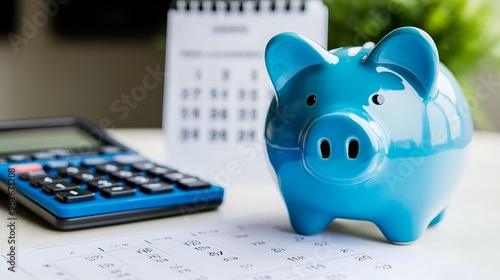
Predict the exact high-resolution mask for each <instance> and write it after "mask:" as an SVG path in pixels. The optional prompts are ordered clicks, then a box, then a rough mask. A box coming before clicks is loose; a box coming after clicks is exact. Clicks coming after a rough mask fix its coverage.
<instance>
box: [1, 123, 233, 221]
mask: <svg viewBox="0 0 500 280" xmlns="http://www.w3.org/2000/svg"><path fill="white" fill-rule="evenodd" d="M52 133H53V134H54V135H56V134H57V135H60V136H61V137H60V138H64V139H67V140H64V139H63V140H62V142H64V141H71V140H76V139H78V141H75V142H80V143H64V144H63V145H62V146H60V147H54V146H51V144H50V143H40V145H41V146H42V147H43V148H42V149H26V148H24V149H22V150H16V149H15V147H14V148H12V147H10V146H12V145H15V142H16V141H17V142H19V143H24V144H26V145H29V144H30V141H34V142H33V143H35V144H34V145H32V146H31V147H35V146H37V145H38V144H39V142H36V141H37V137H38V138H40V139H41V140H40V142H41V141H45V142H48V141H47V140H50V137H51V136H50V134H52ZM73 134H74V135H73ZM75 135H76V136H75ZM2 137H4V140H5V139H6V140H5V141H4V142H5V143H7V144H5V143H4V142H2V140H1V138H2ZM80 137H81V138H82V140H80ZM55 140H58V141H61V140H60V139H55ZM9 141H10V142H9ZM56 142H57V141H56ZM1 143H4V146H9V145H10V146H9V147H8V149H7V150H9V152H5V151H4V150H5V149H2V147H1V146H0V151H2V153H1V154H0V189H1V190H2V191H3V192H4V193H5V194H7V195H8V196H9V203H10V205H17V204H22V205H24V206H25V207H27V208H28V209H29V210H31V211H33V212H34V213H35V214H36V215H38V216H40V217H41V218H43V219H44V220H46V221H47V222H49V223H50V224H51V225H53V226H54V227H56V228H57V229H60V230H72V229H79V228H87V227H95V226H102V225H109V224H116V223H123V222H131V221H138V220H144V219H151V218H158V217H165V216H172V215H182V214H190V213H197V212H202V211H206V210H212V209H215V208H217V207H218V206H219V205H221V203H222V199H223V196H224V189H223V188H221V187H219V186H216V185H213V184H210V183H208V182H205V181H203V180H201V179H199V178H196V177H194V176H191V175H186V174H185V173H182V172H179V171H177V170H175V169H172V168H169V167H166V166H164V165H159V164H156V163H154V162H151V161H149V160H147V159H145V158H143V157H141V156H140V155H139V154H138V153H137V152H135V151H133V150H131V149H129V148H127V147H126V146H124V145H123V144H121V143H119V142H117V141H116V140H114V139H112V138H111V137H110V136H109V135H107V134H106V132H104V131H103V130H101V129H99V128H98V127H96V126H94V125H92V124H90V123H88V122H86V121H84V120H83V119H81V118H76V117H65V118H50V119H35V120H15V121H3V122H0V145H1ZM12 143H14V144H12ZM9 209H10V208H9ZM11 210H12V209H11Z"/></svg>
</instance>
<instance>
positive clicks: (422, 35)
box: [364, 27, 439, 100]
mask: <svg viewBox="0 0 500 280" xmlns="http://www.w3.org/2000/svg"><path fill="white" fill-rule="evenodd" d="M364 62H365V63H374V64H375V65H376V66H377V65H382V66H383V65H386V66H389V68H391V69H393V70H394V71H396V72H398V70H397V69H398V68H400V69H401V68H402V69H403V70H406V71H408V72H409V73H410V74H412V76H413V77H414V78H416V79H417V80H418V82H419V83H420V84H421V87H420V89H419V88H418V87H416V88H417V92H418V94H419V95H420V96H421V97H422V98H423V99H424V100H427V99H428V97H429V96H432V95H434V94H436V92H437V85H436V81H437V76H438V72H439V56H438V52H437V48H436V45H435V44H434V41H433V40H432V38H431V37H430V36H429V34H427V33H426V32H424V31H423V30H420V29H418V28H415V27H402V28H398V29H396V30H394V31H392V32H390V33H389V34H387V35H386V36H385V37H384V38H382V40H380V42H379V43H378V44H377V45H376V46H375V47H374V48H373V50H372V51H371V52H370V54H368V56H367V57H366V58H365V60H364ZM390 66H396V67H390Z"/></svg>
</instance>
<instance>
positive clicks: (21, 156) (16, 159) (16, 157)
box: [7, 154, 31, 162]
mask: <svg viewBox="0 0 500 280" xmlns="http://www.w3.org/2000/svg"><path fill="white" fill-rule="evenodd" d="M30 159H31V157H30V156H29V155H27V154H14V155H9V156H8V157H7V160H8V161H14V162H19V161H26V160H30Z"/></svg>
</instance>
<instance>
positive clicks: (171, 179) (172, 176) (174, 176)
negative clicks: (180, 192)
mask: <svg viewBox="0 0 500 280" xmlns="http://www.w3.org/2000/svg"><path fill="white" fill-rule="evenodd" d="M184 178H186V175H184V174H182V173H179V172H170V173H166V174H163V175H162V176H161V179H162V180H163V181H165V182H167V183H175V182H177V181H179V180H181V179H184Z"/></svg>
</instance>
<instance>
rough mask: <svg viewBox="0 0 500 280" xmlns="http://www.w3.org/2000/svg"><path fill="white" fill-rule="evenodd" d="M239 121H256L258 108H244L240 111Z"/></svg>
mask: <svg viewBox="0 0 500 280" xmlns="http://www.w3.org/2000/svg"><path fill="white" fill-rule="evenodd" d="M238 119H239V120H240V121H247V120H251V121H255V120H256V119H257V109H256V108H250V109H246V108H242V109H239V110H238Z"/></svg>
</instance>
